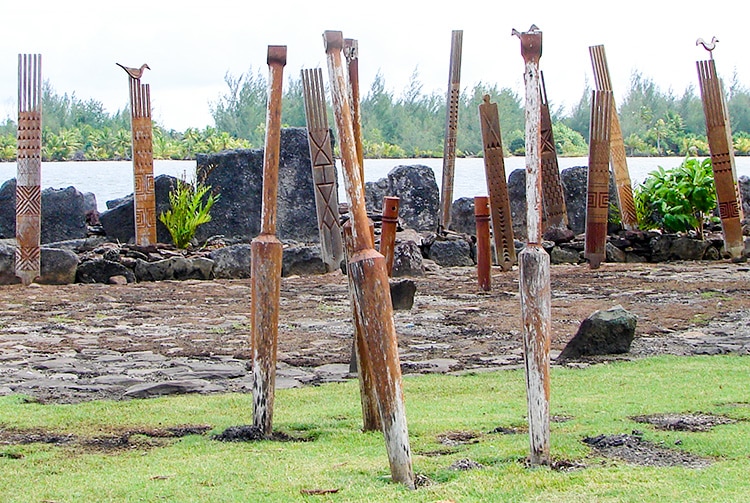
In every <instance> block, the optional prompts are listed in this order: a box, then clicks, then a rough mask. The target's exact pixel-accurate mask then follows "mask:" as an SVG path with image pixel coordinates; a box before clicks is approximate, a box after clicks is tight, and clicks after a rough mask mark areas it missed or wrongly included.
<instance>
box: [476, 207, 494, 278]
mask: <svg viewBox="0 0 750 503" xmlns="http://www.w3.org/2000/svg"><path fill="white" fill-rule="evenodd" d="M474 220H475V221H476V227H477V280H478V281H479V288H481V289H482V290H484V291H485V292H489V291H490V288H491V287H492V283H491V281H492V275H491V272H492V268H491V265H492V251H491V250H490V198H489V197H487V196H476V197H474Z"/></svg>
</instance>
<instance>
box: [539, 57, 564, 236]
mask: <svg viewBox="0 0 750 503" xmlns="http://www.w3.org/2000/svg"><path fill="white" fill-rule="evenodd" d="M539 77H540V79H539V80H540V84H541V85H540V88H541V93H542V94H541V99H542V109H541V112H540V113H541V134H542V147H541V153H540V155H541V158H542V203H543V206H544V218H543V224H544V229H547V228H549V227H557V228H567V227H568V210H567V208H566V206H565V194H564V192H563V187H562V181H561V180H560V167H559V166H558V164H557V149H556V148H555V137H554V135H553V134H552V118H551V117H550V112H549V102H548V101H547V88H546V86H545V85H544V73H543V72H539Z"/></svg>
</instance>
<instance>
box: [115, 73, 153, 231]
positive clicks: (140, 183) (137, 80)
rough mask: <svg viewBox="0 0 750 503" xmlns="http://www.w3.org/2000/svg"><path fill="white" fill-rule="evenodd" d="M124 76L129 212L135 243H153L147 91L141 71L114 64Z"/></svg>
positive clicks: (150, 131)
mask: <svg viewBox="0 0 750 503" xmlns="http://www.w3.org/2000/svg"><path fill="white" fill-rule="evenodd" d="M117 65H118V66H120V67H121V68H122V69H124V70H125V72H126V73H127V74H128V83H129V85H130V132H131V137H132V141H133V187H134V191H133V211H134V213H135V215H134V216H135V243H136V244H137V245H141V246H146V245H150V244H154V243H156V194H155V193H154V154H153V149H154V145H153V128H152V125H151V89H150V87H149V85H148V84H141V76H142V75H143V71H144V70H145V69H150V68H149V66H148V65H146V64H143V65H141V67H140V68H129V67H126V66H123V65H121V64H119V63H117Z"/></svg>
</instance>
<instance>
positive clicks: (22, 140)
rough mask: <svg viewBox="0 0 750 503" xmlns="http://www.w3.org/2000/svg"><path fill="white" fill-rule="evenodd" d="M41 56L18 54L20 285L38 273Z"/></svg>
mask: <svg viewBox="0 0 750 503" xmlns="http://www.w3.org/2000/svg"><path fill="white" fill-rule="evenodd" d="M41 179H42V55H41V54H19V55H18V145H17V162H16V244H17V246H16V256H15V259H16V266H15V272H16V276H18V277H19V278H20V279H21V282H22V283H23V284H24V285H27V286H28V285H29V284H31V283H32V282H33V281H34V280H36V279H37V278H38V277H39V275H40V273H41V235H42V223H41V222H42V188H41Z"/></svg>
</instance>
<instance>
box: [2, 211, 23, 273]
mask: <svg viewBox="0 0 750 503" xmlns="http://www.w3.org/2000/svg"><path fill="white" fill-rule="evenodd" d="M0 213H1V212H0ZM20 282H21V280H20V279H19V278H18V277H17V276H16V247H15V245H9V244H6V243H0V285H14V284H16V283H20Z"/></svg>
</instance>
